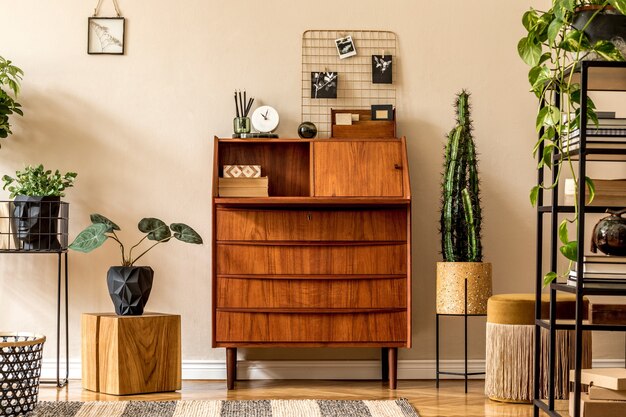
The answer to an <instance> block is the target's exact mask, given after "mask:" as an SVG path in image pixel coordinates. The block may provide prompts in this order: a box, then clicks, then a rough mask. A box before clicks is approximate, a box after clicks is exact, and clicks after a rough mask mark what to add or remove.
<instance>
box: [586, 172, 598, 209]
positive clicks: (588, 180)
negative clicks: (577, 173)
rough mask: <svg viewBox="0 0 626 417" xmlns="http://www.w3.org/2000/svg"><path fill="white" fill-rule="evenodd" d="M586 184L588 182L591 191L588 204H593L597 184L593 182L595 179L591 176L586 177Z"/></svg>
mask: <svg viewBox="0 0 626 417" xmlns="http://www.w3.org/2000/svg"><path fill="white" fill-rule="evenodd" d="M585 184H587V189H588V191H589V202H588V203H587V204H591V202H592V201H593V199H594V198H595V197H596V186H595V184H594V183H593V180H592V179H591V178H589V177H585Z"/></svg>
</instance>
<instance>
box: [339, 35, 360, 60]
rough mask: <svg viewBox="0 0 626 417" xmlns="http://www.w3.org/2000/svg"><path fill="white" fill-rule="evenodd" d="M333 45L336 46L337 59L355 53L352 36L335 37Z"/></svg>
mask: <svg viewBox="0 0 626 417" xmlns="http://www.w3.org/2000/svg"><path fill="white" fill-rule="evenodd" d="M335 46H336V47H337V53H338V54H339V59H344V58H349V57H351V56H355V55H356V47H355V46H354V41H353V40H352V36H346V37H345V38H339V39H335Z"/></svg>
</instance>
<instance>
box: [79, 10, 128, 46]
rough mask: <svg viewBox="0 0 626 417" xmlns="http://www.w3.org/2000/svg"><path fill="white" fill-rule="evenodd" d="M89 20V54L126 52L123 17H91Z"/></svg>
mask: <svg viewBox="0 0 626 417" xmlns="http://www.w3.org/2000/svg"><path fill="white" fill-rule="evenodd" d="M88 21H89V25H88V30H87V53H88V54H92V55H93V54H109V55H123V54H124V24H125V19H124V18H123V17H90V18H89V20H88Z"/></svg>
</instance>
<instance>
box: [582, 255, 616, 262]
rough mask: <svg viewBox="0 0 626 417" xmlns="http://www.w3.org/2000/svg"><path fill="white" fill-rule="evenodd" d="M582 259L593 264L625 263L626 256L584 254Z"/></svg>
mask: <svg viewBox="0 0 626 417" xmlns="http://www.w3.org/2000/svg"><path fill="white" fill-rule="evenodd" d="M583 261H584V262H585V263H593V264H626V256H611V255H585V256H584V257H583Z"/></svg>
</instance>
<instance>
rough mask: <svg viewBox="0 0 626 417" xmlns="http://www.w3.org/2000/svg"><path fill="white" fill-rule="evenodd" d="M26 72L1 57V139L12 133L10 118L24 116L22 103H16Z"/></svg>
mask: <svg viewBox="0 0 626 417" xmlns="http://www.w3.org/2000/svg"><path fill="white" fill-rule="evenodd" d="M23 75H24V72H23V71H22V70H21V69H19V68H18V67H16V66H15V65H13V64H12V63H11V61H9V60H8V59H5V58H3V57H1V56H0V138H2V139H4V138H6V137H7V136H9V135H10V134H11V133H12V132H11V125H10V124H9V116H11V115H12V114H14V113H15V114H19V115H20V116H23V115H24V113H23V112H22V109H21V108H20V107H22V106H21V105H20V103H18V102H17V101H15V99H16V98H17V96H18V94H19V92H20V81H21V80H22V76H23Z"/></svg>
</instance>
